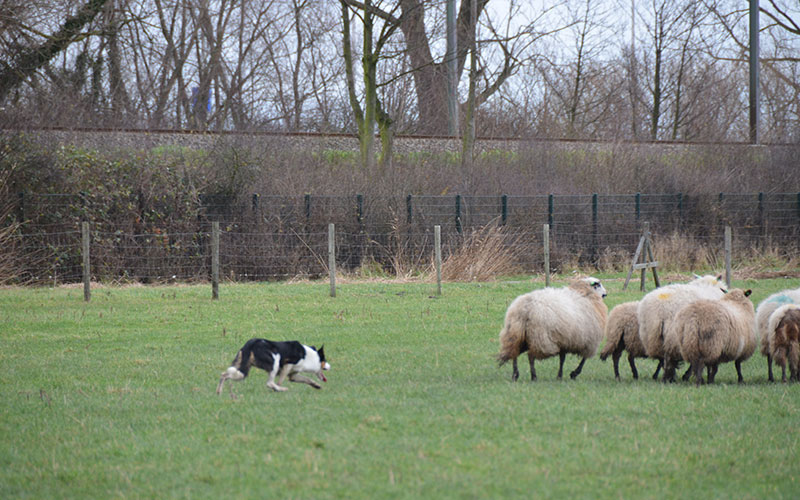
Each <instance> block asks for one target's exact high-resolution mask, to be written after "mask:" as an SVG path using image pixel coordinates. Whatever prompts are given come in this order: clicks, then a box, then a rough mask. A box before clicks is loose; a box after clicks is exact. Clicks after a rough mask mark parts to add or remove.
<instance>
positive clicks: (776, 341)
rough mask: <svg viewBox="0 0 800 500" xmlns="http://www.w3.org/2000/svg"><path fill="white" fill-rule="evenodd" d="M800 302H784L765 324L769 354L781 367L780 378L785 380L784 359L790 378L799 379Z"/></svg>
mask: <svg viewBox="0 0 800 500" xmlns="http://www.w3.org/2000/svg"><path fill="white" fill-rule="evenodd" d="M798 328H800V304H784V305H782V306H780V307H779V308H777V309H775V312H773V313H772V314H771V315H770V317H769V322H768V325H767V337H768V341H767V344H768V345H769V354H770V356H771V357H772V359H774V360H775V363H776V364H777V365H778V366H780V367H781V373H782V376H781V379H782V380H783V381H784V382H785V381H786V361H787V360H788V361H789V366H790V368H791V372H792V378H793V379H794V380H798V381H800V342H799V341H800V339H798V336H800V334H798Z"/></svg>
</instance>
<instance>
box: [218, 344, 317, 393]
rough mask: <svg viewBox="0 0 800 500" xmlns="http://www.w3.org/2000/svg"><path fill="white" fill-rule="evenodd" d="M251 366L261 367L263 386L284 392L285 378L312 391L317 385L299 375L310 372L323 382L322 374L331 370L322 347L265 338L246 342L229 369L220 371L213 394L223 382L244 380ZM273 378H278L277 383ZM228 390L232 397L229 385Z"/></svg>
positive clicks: (231, 389) (221, 386) (220, 390)
mask: <svg viewBox="0 0 800 500" xmlns="http://www.w3.org/2000/svg"><path fill="white" fill-rule="evenodd" d="M251 366H255V367H257V368H261V369H262V370H265V371H266V372H267V373H268V374H269V380H268V381H267V387H269V388H270V389H272V390H274V391H285V390H286V389H287V388H286V387H283V386H281V384H283V380H284V379H285V378H286V376H287V375H288V376H289V380H291V381H292V382H302V383H304V384H308V385H310V386H311V387H313V388H314V389H321V388H322V386H321V385H319V384H318V383H317V382H315V381H314V380H311V379H310V378H308V377H305V376H303V375H300V373H301V372H306V373H313V374H315V375H316V376H317V377H318V378H319V379H320V380H321V381H323V382H327V380H328V379H326V378H325V375H324V374H323V373H322V372H323V371H324V370H330V369H331V365H329V364H328V363H327V362H326V361H325V351H324V348H323V347H320V348H319V350H317V348H315V347H314V346H307V345H305V344H301V343H300V342H298V341H296V340H291V341H288V342H272V341H270V340H266V339H250V340H248V341H247V342H246V343H245V344H244V346H243V347H242V348H241V349H239V352H238V353H236V357H235V358H234V359H233V363H231V366H230V368H228V369H227V370H225V371H224V372H222V377H221V378H220V379H219V385H217V394H220V393H221V392H222V389H223V386H224V385H225V381H226V380H228V379H230V380H242V379H244V378H245V377H247V374H248V373H249V372H250V367H251ZM275 377H278V383H277V384H276V383H275ZM228 387H229V389H230V391H231V396H232V397H233V396H234V394H233V386H232V385H229V386H228Z"/></svg>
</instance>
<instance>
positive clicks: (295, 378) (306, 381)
mask: <svg viewBox="0 0 800 500" xmlns="http://www.w3.org/2000/svg"><path fill="white" fill-rule="evenodd" d="M289 380H291V381H292V382H300V383H303V384H308V385H310V386H311V387H313V388H314V389H322V386H321V385H319V384H318V383H316V382H314V381H313V380H311V379H310V378H308V377H306V376H303V375H300V374H299V373H292V374H291V375H289Z"/></svg>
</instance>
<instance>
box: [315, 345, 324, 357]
mask: <svg viewBox="0 0 800 500" xmlns="http://www.w3.org/2000/svg"><path fill="white" fill-rule="evenodd" d="M317 353H319V359H320V360H321V361H325V346H324V345H321V346H319V350H318V351H317Z"/></svg>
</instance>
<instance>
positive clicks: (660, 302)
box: [636, 275, 725, 381]
mask: <svg viewBox="0 0 800 500" xmlns="http://www.w3.org/2000/svg"><path fill="white" fill-rule="evenodd" d="M724 287H725V284H724V283H723V282H722V276H711V275H706V276H697V275H695V279H694V280H692V281H691V282H689V283H676V284H672V285H668V286H664V287H661V288H656V289H655V290H653V291H651V292H649V293H648V294H647V295H645V296H644V297H643V298H642V300H641V301H640V302H639V308H638V309H637V312H636V315H637V318H638V320H639V339H640V340H641V342H642V345H643V346H644V350H645V352H646V353H647V356H648V357H651V358H654V359H657V360H659V365H661V366H663V367H664V380H665V381H674V380H675V370H674V369H672V370H671V371H669V372H668V371H667V367H666V361H667V359H670V360H673V361H675V362H676V363H675V365H677V361H679V360H680V359H681V358H680V352H679V349H678V344H677V342H670V344H669V345H668V346H666V347H668V348H669V350H668V351H667V350H665V336H666V335H667V332H668V331H669V327H670V325H671V323H672V320H673V318H674V317H675V314H677V312H678V311H679V310H680V309H681V308H682V307H684V306H686V305H687V304H690V303H691V302H693V301H695V300H699V299H719V298H721V297H722V295H723V293H724V292H723V289H724ZM656 373H658V369H656ZM688 375H689V373H688V372H687V375H685V376H684V378H685V377H686V376H688Z"/></svg>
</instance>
